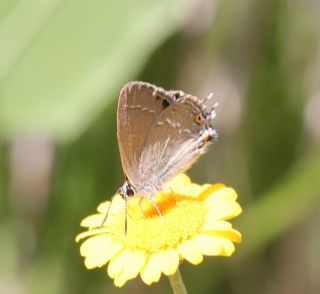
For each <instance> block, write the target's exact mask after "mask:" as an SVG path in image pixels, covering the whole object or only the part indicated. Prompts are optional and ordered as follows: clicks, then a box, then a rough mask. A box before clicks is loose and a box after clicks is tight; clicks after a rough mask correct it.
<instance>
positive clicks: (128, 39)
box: [0, 0, 194, 141]
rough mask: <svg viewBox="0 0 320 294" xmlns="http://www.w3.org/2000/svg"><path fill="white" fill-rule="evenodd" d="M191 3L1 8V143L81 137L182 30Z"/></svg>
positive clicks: (144, 0)
mask: <svg viewBox="0 0 320 294" xmlns="http://www.w3.org/2000/svg"><path fill="white" fill-rule="evenodd" d="M7 1H9V0H7ZM193 3H194V1H182V0H175V1H172V0H164V1H150V0H138V1H130V0H120V1H118V0H113V1H105V0H93V1H78V0H70V1H58V0H46V1H36V0H30V1H18V2H16V3H15V5H10V11H8V7H9V6H5V5H4V8H5V9H4V10H6V11H5V12H3V13H0V16H1V15H2V16H3V18H2V19H0V44H3V46H1V47H0V56H1V57H0V138H1V137H2V138H5V139H9V138H11V137H12V136H15V135H16V134H19V133H23V132H40V133H44V134H45V135H48V136H50V137H53V138H54V139H56V140H62V141H64V140H70V139H73V138H75V137H76V136H78V135H79V134H81V132H82V131H83V130H84V129H85V128H86V127H87V126H88V125H89V124H90V123H91V122H92V120H93V119H94V118H95V117H96V116H97V115H98V114H99V113H100V112H101V110H102V109H103V107H106V105H107V104H108V102H110V101H111V100H112V99H116V98H117V95H118V93H119V91H120V89H121V87H122V86H123V85H124V83H125V82H127V81H128V80H130V79H132V76H134V74H137V72H138V71H139V70H140V69H141V67H142V66H143V65H144V64H145V62H146V61H147V58H148V56H149V55H150V54H151V53H152V52H153V50H154V49H155V48H157V46H159V45H160V44H161V42H163V41H164V40H165V39H166V38H168V37H169V36H170V35H171V34H173V33H174V32H175V31H176V30H178V29H179V28H180V27H181V25H182V24H183V22H184V20H185V18H186V16H187V15H188V13H189V11H190V10H191V8H192V4H193ZM182 8H183V9H182Z"/></svg>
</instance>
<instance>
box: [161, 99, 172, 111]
mask: <svg viewBox="0 0 320 294" xmlns="http://www.w3.org/2000/svg"><path fill="white" fill-rule="evenodd" d="M169 105H170V103H169V101H168V100H167V99H163V100H162V109H163V110H164V109H166V108H167V107H168V106H169Z"/></svg>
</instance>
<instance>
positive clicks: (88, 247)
mask: <svg viewBox="0 0 320 294" xmlns="http://www.w3.org/2000/svg"><path fill="white" fill-rule="evenodd" d="M122 246H123V245H122V244H121V243H120V242H117V241H115V240H114V239H112V238H111V237H110V236H109V235H99V236H95V237H92V238H90V239H88V240H86V241H85V242H83V244H82V245H81V247H80V253H81V255H82V256H85V257H86V259H85V265H86V267H87V268H88V269H92V268H95V267H101V266H103V265H104V264H106V263H107V262H108V261H109V260H110V258H111V257H112V256H114V255H115V254H116V253H117V252H118V251H119V250H120V249H121V248H122Z"/></svg>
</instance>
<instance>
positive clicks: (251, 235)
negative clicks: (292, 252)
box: [235, 152, 320, 260]
mask: <svg viewBox="0 0 320 294" xmlns="http://www.w3.org/2000/svg"><path fill="white" fill-rule="evenodd" d="M319 179H320V153H319V152H316V153H315V154H313V155H309V156H308V157H307V158H305V159H304V160H303V161H302V162H300V164H298V165H297V166H296V167H295V168H294V169H292V170H291V171H290V173H289V174H288V175H287V176H286V177H285V178H283V179H282V180H281V181H280V182H279V184H278V185H276V186H275V187H274V188H273V189H271V190H270V191H269V192H268V193H266V194H265V195H262V197H259V199H258V200H257V201H256V202H255V203H253V204H252V205H251V206H249V207H248V208H246V207H243V208H244V211H243V215H242V216H241V217H240V219H239V221H237V222H236V224H235V227H236V228H237V229H239V230H240V231H241V233H242V235H243V242H242V244H241V245H240V246H239V252H238V253H237V254H236V255H235V260H238V259H239V258H240V259H241V258H243V257H245V256H247V255H250V254H253V253H254V252H256V251H258V250H259V249H261V248H263V247H265V246H266V244H268V243H270V242H271V241H273V240H275V239H276V238H277V237H280V236H281V235H282V234H283V233H284V232H285V231H287V230H288V229H289V228H290V227H292V226H293V225H295V224H296V223H297V222H299V221H301V220H302V219H304V218H305V217H306V216H307V215H308V213H310V212H312V210H313V209H315V208H317V209H318V208H319V203H320V190H319Z"/></svg>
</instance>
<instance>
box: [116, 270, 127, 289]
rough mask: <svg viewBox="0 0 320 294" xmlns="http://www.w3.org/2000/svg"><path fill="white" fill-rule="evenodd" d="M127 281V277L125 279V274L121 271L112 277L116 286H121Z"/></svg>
mask: <svg viewBox="0 0 320 294" xmlns="http://www.w3.org/2000/svg"><path fill="white" fill-rule="evenodd" d="M127 281H128V279H127V277H126V275H124V274H123V273H121V274H119V275H118V276H116V277H115V278H114V285H115V286H116V287H119V288H121V287H122V286H123V285H124V284H125V283H126V282H127Z"/></svg>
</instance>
